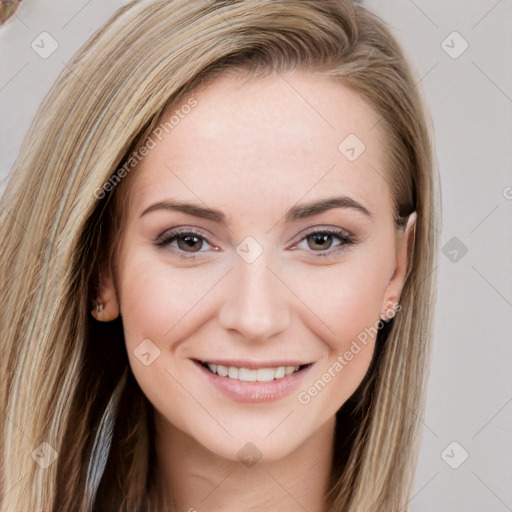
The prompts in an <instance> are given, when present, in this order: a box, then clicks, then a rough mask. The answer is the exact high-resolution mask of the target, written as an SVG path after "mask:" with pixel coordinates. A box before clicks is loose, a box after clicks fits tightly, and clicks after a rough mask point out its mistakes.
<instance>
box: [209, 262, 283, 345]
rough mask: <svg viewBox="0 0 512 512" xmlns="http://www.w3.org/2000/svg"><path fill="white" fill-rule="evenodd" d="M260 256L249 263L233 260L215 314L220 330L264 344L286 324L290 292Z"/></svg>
mask: <svg viewBox="0 0 512 512" xmlns="http://www.w3.org/2000/svg"><path fill="white" fill-rule="evenodd" d="M264 256H265V252H264V253H263V254H262V255H261V256H260V257H259V258H258V259H257V260H256V261H254V262H252V263H247V262H246V261H244V260H243V259H242V258H240V257H237V258H236V260H235V268H234V271H233V272H230V280H229V282H228V283H226V284H227V290H225V294H224V298H223V302H222V305H221V307H220V311H219V322H220V324H221V326H222V327H223V328H224V329H226V330H231V331H237V332H238V333H239V334H240V336H241V337H242V339H245V340H247V341H265V340H267V339H269V338H272V337H273V336H275V335H276V334H278V333H280V332H282V331H284V330H286V328H287V327H288V326H289V324H290V318H291V314H290V310H289V304H288V300H289V294H290V292H289V290H288V289H287V288H286V286H285V284H283V282H282V281H281V279H280V278H279V277H278V276H277V275H276V274H277V272H275V271H273V270H271V269H270V268H269V265H268V260H267V258H265V257H264Z"/></svg>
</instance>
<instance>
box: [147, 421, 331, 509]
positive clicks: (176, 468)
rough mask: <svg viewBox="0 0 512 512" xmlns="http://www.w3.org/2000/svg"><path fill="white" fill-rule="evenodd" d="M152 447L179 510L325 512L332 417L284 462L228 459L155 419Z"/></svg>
mask: <svg viewBox="0 0 512 512" xmlns="http://www.w3.org/2000/svg"><path fill="white" fill-rule="evenodd" d="M155 418H156V421H155V427H156V432H155V434H156V436H155V448H156V453H157V458H158V464H159V467H160V468H161V470H162V472H163V475H162V477H163V481H164V485H165V486H166V488H167V489H168V490H169V491H168V492H169V493H170V495H171V496H172V501H173V502H174V503H175V505H176V510H177V511H180V512H181V511H183V512H198V511H208V512H225V511H232V510H244V511H248V512H249V511H258V512H275V511H276V510H286V511H288V512H299V511H300V512H304V510H307V511H308V512H325V511H326V508H327V507H326V501H325V494H326V492H327V490H328V485H329V477H330V472H331V463H332V453H333V443H334V429H335V421H336V420H335V418H334V417H333V418H331V419H330V420H329V421H328V422H327V423H325V424H324V425H323V426H322V427H320V428H319V429H318V430H317V431H316V432H315V433H314V434H313V435H312V436H311V437H310V438H309V439H307V440H306V441H305V442H304V443H303V444H302V445H301V446H300V447H299V448H297V449H296V450H295V451H293V452H292V453H290V454H289V455H288V456H286V457H285V458H283V459H280V460H276V461H267V462H264V461H259V462H257V463H256V464H255V465H252V466H251V467H248V466H247V465H245V464H244V463H242V462H240V461H232V460H227V459H225V458H223V457H219V456H218V455H216V454H214V453H212V452H211V451H209V450H207V449H206V448H204V447H203V446H201V445H200V444H199V443H197V441H195V440H194V439H193V438H192V437H190V436H189V435H187V434H185V433H184V432H182V431H180V430H178V429H176V428H175V427H174V426H173V425H171V424H169V423H168V422H167V421H166V420H164V419H163V418H162V417H160V416H159V415H158V414H156V415H155Z"/></svg>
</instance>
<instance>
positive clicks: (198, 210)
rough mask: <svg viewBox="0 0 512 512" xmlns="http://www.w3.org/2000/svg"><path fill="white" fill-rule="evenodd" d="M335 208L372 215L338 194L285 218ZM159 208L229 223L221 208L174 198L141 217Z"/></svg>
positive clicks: (295, 209)
mask: <svg viewBox="0 0 512 512" xmlns="http://www.w3.org/2000/svg"><path fill="white" fill-rule="evenodd" d="M334 208H347V209H352V210H356V211H359V212H361V213H363V214H364V215H365V216H367V217H370V218H371V217H372V214H371V213H370V211H369V210H368V208H366V207H365V206H363V205H362V204H361V203H359V202H358V201H356V200H355V199H352V198H351V197H348V196H336V197H330V198H326V199H320V200H317V201H310V202H309V203H305V204H302V205H296V206H293V207H292V208H290V209H289V210H288V211H287V212H286V213H285V215H284V220H285V222H287V223H289V222H293V221H296V220H299V219H305V218H307V217H312V216H313V215H318V214H320V213H323V212H326V211H328V210H332V209H334ZM159 210H169V211H178V212H182V213H186V214H188V215H192V216H194V217H199V218H201V219H207V220H211V221H213V222H218V223H220V224H224V225H227V218H226V215H225V214H224V213H223V212H221V211H220V210H215V209H213V208H205V207H203V206H200V205H198V204H194V203H189V202H182V201H174V200H166V201H161V202H158V203H155V204H153V205H151V206H149V207H148V208H146V209H145V210H144V211H143V212H142V213H141V215H140V217H142V216H143V215H146V214H147V213H150V212H153V211H159Z"/></svg>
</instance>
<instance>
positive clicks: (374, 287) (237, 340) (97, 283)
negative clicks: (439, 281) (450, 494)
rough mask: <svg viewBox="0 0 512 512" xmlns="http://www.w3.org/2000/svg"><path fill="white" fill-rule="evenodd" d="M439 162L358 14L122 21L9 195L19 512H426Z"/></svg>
mask: <svg viewBox="0 0 512 512" xmlns="http://www.w3.org/2000/svg"><path fill="white" fill-rule="evenodd" d="M431 145H432V143H431V136H430V135H429V130H428V118H427V116H426V114H425V113H424V110H423V107H422V103H421V99H420V97H419V93H418V89H417V87H416V85H415V80H414V78H413V75H412V73H411V71H410V69H409V67H408V65H407V62H406V60H405V58H404V56H403V54H402V52H401V50H400V49H399V47H398V45H397V43H396V41H395V40H394V39H393V37H392V36H391V34H390V33H389V31H388V30H387V29H386V27H385V26H384V24H383V23H382V22H381V21H380V20H379V19H378V18H377V17H376V16H375V15H373V14H371V13H370V12H368V11H367V10H365V9H364V8H363V7H362V6H360V5H358V4H355V3H352V2H349V1H345V0H330V1H322V2H320V1H314V0H306V1H304V0H303V1H300V2H299V1H294V0H277V1H268V2H266V1H264V2H252V1H243V2H242V1H219V2H205V1H203V0H192V1H187V2H184V1H178V0H174V1H163V0H142V1H140V2H132V3H130V4H129V5H127V6H126V7H124V8H122V9H120V10H119V11H118V12H117V13H116V14H115V15H114V16H113V17H112V19H111V20H110V21H109V22H108V23H107V24H106V25H105V26H104V27H103V28H102V29H101V30H100V31H99V32H98V33H97V34H96V35H95V36H94V37H93V38H91V39H90V41H89V42H88V43H87V44H86V45H85V46H84V47H83V48H82V49H81V50H80V52H79V53H78V54H77V56H76V57H75V58H74V59H73V61H72V62H70V63H69V64H68V65H67V66H66V69H65V71H64V73H63V74H62V76H61V77H60V78H59V79H58V81H57V83H56V84H55V86H54V87H53V89H52V91H51V92H50V93H49V95H48V96H47V98H46V99H45V101H44V102H43V104H42V106H41V108H40V110H39V112H38V115H37V117H36V119H35V121H34V123H33V125H32V127H31V130H30V132H29V134H28V136H27V140H26V142H25V144H24V146H23V147H22V149H21V152H20V156H19V158H18V160H17V162H16V164H15V168H14V170H13V173H12V177H11V179H10V182H9V185H8V188H7V190H6V192H5V194H4V198H3V210H2V225H1V230H2V235H3V236H2V240H3V241H4V243H3V245H2V247H1V249H0V254H1V259H0V261H1V272H2V275H1V277H2V297H1V298H2V304H3V308H2V314H1V324H0V327H1V329H2V333H3V336H2V348H3V355H4V357H3V358H2V363H1V364H2V390H3V392H2V410H3V411H4V412H5V414H4V415H3V416H2V444H1V446H2V451H1V453H2V480H1V481H2V496H3V498H2V503H1V507H2V509H6V510H9V511H11V510H12V511H19V510H41V511H42V510H55V511H69V510H79V511H90V510H95V511H107V510H108V511H114V510H116V511H125V510H126V511H141V510H190V511H192V510H198V511H202V510H204V511H217V510H259V511H263V510H290V511H291V510H304V509H305V510H310V511H318V512H320V511H322V512H325V511H344V512H354V511H365V512H369V511H398V510H405V509H406V507H407V502H408V500H409V495H410V491H411V485H412V478H413V470H414V465H415V462H416V457H417V453H418V444H419V438H420V435H419V434H420V428H419V418H420V416H421V414H422V410H423V401H424V394H425V380H426V376H427V372H428V361H429V350H430V349H429V346H430V340H431V332H432V322H433V307H434V298H435V259H436V251H437V238H436V225H437V212H438V210H439V205H438V192H437V178H436V174H435V172H434V169H433V157H432V147H431Z"/></svg>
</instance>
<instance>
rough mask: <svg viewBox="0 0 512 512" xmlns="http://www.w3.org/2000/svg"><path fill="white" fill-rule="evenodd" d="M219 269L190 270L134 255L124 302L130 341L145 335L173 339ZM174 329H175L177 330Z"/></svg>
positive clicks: (123, 284) (127, 269) (126, 271)
mask: <svg viewBox="0 0 512 512" xmlns="http://www.w3.org/2000/svg"><path fill="white" fill-rule="evenodd" d="M213 274H215V272H213V273H212V272H210V273H208V275H205V273H204V271H202V270H201V269H200V267H197V269H194V268H191V269H187V270H186V271H185V270H183V269H176V268H172V267H171V266H169V265H164V264H162V263H159V262H157V261H155V258H153V260H152V261H151V260H149V258H144V257H137V258H132V259H131V261H130V262H129V264H128V265H126V266H125V267H124V272H123V278H122V282H121V286H120V290H121V293H120V304H121V310H122V315H123V326H124V329H125V331H126V335H127V336H126V341H127V344H128V345H133V344H137V343H140V341H141V340H142V339H145V338H149V339H154V340H164V341H160V343H165V339H170V338H171V337H172V336H173V334H174V333H176V332H177V331H180V330H182V328H183V325H184V324H186V323H187V322H186V320H187V319H188V316H189V315H190V313H191V312H194V313H197V306H200V303H201V300H202V299H203V298H204V297H205V296H206V295H207V293H208V291H209V290H210V289H211V287H212V283H213V282H214V281H215V276H213ZM173 331H174V332H173Z"/></svg>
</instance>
